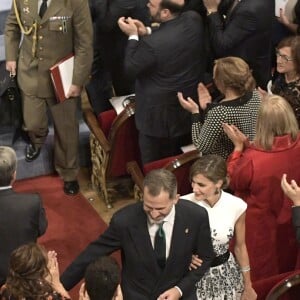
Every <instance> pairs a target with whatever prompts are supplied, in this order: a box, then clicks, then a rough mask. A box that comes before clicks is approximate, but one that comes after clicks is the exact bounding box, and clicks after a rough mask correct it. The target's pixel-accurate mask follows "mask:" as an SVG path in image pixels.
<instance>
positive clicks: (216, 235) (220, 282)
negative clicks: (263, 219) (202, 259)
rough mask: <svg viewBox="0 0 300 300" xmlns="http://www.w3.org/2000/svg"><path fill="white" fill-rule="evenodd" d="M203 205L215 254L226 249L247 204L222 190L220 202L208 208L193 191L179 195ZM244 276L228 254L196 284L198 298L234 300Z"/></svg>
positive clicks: (237, 297)
mask: <svg viewBox="0 0 300 300" xmlns="http://www.w3.org/2000/svg"><path fill="white" fill-rule="evenodd" d="M181 198H182V199H187V200H191V201H193V202H195V203H197V204H199V205H201V206H203V207H204V208H206V210H207V212H208V216H209V223H210V230H211V236H212V237H211V238H212V244H213V248H214V251H215V253H216V256H219V255H221V254H224V253H225V252H226V251H228V248H229V242H230V240H231V238H232V237H233V235H234V225H235V222H236V221H237V220H238V218H239V217H240V216H241V215H242V214H243V213H244V212H245V211H246V208H247V204H246V203H245V202H244V201H243V200H242V199H240V198H238V197H235V196H233V195H231V194H229V193H226V192H224V191H222V194H221V197H220V199H219V201H218V202H217V203H216V204H215V205H214V206H213V207H210V206H209V205H208V204H207V203H206V202H205V201H197V200H195V197H194V194H193V193H192V194H188V195H185V196H182V197H181ZM243 281H244V280H243V275H242V272H241V271H240V267H239V265H238V263H237V262H236V260H235V257H234V256H233V254H232V253H230V256H229V259H228V261H227V262H225V263H223V264H221V265H219V266H216V267H211V268H210V269H209V270H208V271H207V272H206V273H205V275H204V276H203V277H202V278H201V280H200V281H199V282H197V283H196V288H197V291H196V294H197V299H198V300H237V299H240V298H241V294H242V292H243V290H244V283H243Z"/></svg>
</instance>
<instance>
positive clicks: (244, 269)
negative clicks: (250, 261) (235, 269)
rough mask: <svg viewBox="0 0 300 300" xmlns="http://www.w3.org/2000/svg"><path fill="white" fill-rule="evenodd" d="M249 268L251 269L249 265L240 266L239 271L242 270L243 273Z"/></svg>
mask: <svg viewBox="0 0 300 300" xmlns="http://www.w3.org/2000/svg"><path fill="white" fill-rule="evenodd" d="M250 270H251V268H250V266H246V267H242V268H241V271H242V272H243V273H245V272H249V271H250Z"/></svg>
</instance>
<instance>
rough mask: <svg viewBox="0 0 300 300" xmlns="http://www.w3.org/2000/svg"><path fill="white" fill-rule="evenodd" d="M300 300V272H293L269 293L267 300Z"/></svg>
mask: <svg viewBox="0 0 300 300" xmlns="http://www.w3.org/2000/svg"><path fill="white" fill-rule="evenodd" d="M279 299H282V300H299V299H300V270H298V271H295V272H293V273H292V274H290V275H288V276H286V277H285V278H283V279H282V280H281V281H279V282H278V283H277V284H276V285H275V286H274V287H273V288H272V289H271V291H270V292H269V293H268V295H267V297H266V300H279Z"/></svg>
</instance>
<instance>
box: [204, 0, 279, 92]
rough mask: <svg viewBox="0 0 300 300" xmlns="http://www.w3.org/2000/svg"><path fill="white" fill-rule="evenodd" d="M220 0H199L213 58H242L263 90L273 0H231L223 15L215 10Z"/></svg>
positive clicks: (268, 61) (268, 70)
mask: <svg viewBox="0 0 300 300" xmlns="http://www.w3.org/2000/svg"><path fill="white" fill-rule="evenodd" d="M223 1H225V0H223ZM223 1H220V0H203V3H204V5H205V7H206V9H207V24H208V31H209V37H210V43H211V48H212V51H213V54H214V57H215V58H219V57H225V56H238V57H240V58H242V59H244V60H245V61H246V62H247V63H248V64H249V66H250V67H251V69H252V70H253V76H254V78H255V80H256V82H257V84H258V86H260V87H262V88H264V89H265V88H266V85H267V82H268V81H269V80H270V78H271V37H272V21H273V16H274V10H275V8H274V1H273V0H263V1H262V0H233V1H232V5H231V7H230V8H229V9H228V11H227V14H226V18H224V16H223V14H222V13H221V12H220V11H218V8H219V5H220V2H223ZM226 1H227V0H226Z"/></svg>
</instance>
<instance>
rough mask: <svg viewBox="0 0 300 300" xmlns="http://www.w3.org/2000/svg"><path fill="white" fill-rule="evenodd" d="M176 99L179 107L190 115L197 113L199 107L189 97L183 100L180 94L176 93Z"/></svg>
mask: <svg viewBox="0 0 300 300" xmlns="http://www.w3.org/2000/svg"><path fill="white" fill-rule="evenodd" d="M177 97H178V100H179V103H180V105H181V106H182V107H183V108H184V109H185V110H187V111H189V112H190V113H192V114H196V113H199V107H198V105H197V103H196V102H195V101H194V100H193V99H192V98H190V97H188V98H187V99H185V98H183V95H182V93H180V92H178V93H177Z"/></svg>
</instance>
